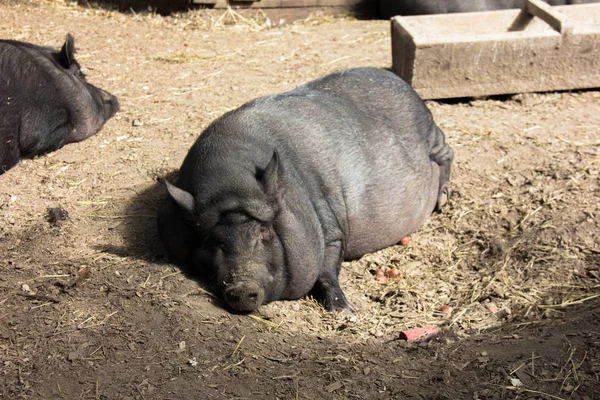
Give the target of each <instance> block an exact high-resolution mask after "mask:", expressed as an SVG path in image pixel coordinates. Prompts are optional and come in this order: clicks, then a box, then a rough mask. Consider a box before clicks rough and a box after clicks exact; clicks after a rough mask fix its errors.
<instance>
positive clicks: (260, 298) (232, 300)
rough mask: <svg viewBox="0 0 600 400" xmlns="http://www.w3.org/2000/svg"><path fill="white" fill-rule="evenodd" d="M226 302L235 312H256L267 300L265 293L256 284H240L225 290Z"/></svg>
mask: <svg viewBox="0 0 600 400" xmlns="http://www.w3.org/2000/svg"><path fill="white" fill-rule="evenodd" d="M224 295H225V301H227V304H229V305H230V306H231V307H232V308H233V309H234V310H236V311H241V312H250V311H255V310H256V309H258V307H260V306H261V304H262V303H263V302H264V300H265V291H264V289H263V288H262V287H260V285H258V283H256V282H240V283H236V284H235V285H232V286H229V287H228V288H227V289H225V294H224Z"/></svg>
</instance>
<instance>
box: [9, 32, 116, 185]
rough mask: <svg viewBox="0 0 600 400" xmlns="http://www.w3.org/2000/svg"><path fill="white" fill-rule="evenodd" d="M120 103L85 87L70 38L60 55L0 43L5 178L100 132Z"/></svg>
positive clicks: (19, 44)
mask: <svg viewBox="0 0 600 400" xmlns="http://www.w3.org/2000/svg"><path fill="white" fill-rule="evenodd" d="M118 110H119V102H118V101H117V98H116V97H114V96H113V95H111V94H110V93H108V92H106V91H104V90H101V89H98V88H97V87H95V86H93V85H91V84H89V83H87V82H86V80H85V77H84V76H83V74H82V73H81V71H80V66H79V63H78V62H77V61H76V60H75V41H74V39H73V37H72V36H71V35H69V34H68V35H67V39H66V41H65V43H64V45H63V47H62V49H61V50H60V51H56V50H54V49H52V48H48V47H43V46H37V45H33V44H30V43H24V42H18V41H13V40H0V174H2V173H4V172H6V171H7V170H8V169H10V168H12V167H13V166H14V165H15V164H17V163H18V161H19V160H20V159H21V158H26V157H33V156H35V155H39V154H42V153H45V152H48V151H53V150H56V149H58V148H60V147H62V146H64V145H65V144H67V143H72V142H78V141H81V140H83V139H86V138H88V137H90V136H92V135H94V134H95V133H96V132H98V131H99V130H100V129H101V128H102V126H103V125H104V122H106V120H108V119H109V118H110V117H112V116H113V114H114V113H115V112H117V111H118Z"/></svg>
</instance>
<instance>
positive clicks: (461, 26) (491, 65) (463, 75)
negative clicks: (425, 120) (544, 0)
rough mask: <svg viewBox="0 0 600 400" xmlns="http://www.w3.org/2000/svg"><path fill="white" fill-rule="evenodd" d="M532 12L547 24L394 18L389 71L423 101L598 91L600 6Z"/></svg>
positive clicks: (501, 18)
mask: <svg viewBox="0 0 600 400" xmlns="http://www.w3.org/2000/svg"><path fill="white" fill-rule="evenodd" d="M530 1H531V0H530ZM531 3H536V4H537V3H538V2H537V1H531ZM536 4H533V5H534V6H535V5H536ZM530 12H531V13H533V14H535V15H541V16H542V17H544V19H545V20H546V21H548V23H546V22H545V21H544V20H542V19H540V18H538V17H534V16H532V15H531V14H530V13H528V12H527V11H525V10H504V11H490V12H481V13H468V14H466V13H465V14H443V15H428V16H413V17H401V16H398V17H394V18H393V19H392V61H393V70H394V72H396V73H397V74H398V75H399V76H401V77H402V78H403V79H405V80H406V81H407V82H409V83H410V84H411V85H412V86H413V87H414V88H415V90H416V91H417V92H418V93H419V94H420V95H421V96H422V97H423V98H425V99H441V98H451V97H469V96H485V95H494V94H506V93H522V92H539V91H551V90H565V89H582V88H594V87H600V4H584V5H570V6H561V7H553V8H551V9H549V10H546V11H544V10H541V11H540V10H537V9H535V10H531V11H530ZM549 24H552V26H551V25H549ZM553 27H554V28H553ZM561 32H562V33H561Z"/></svg>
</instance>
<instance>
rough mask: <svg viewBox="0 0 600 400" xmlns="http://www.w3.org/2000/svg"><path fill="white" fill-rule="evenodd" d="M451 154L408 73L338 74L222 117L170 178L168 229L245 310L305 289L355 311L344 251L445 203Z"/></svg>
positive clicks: (171, 239)
mask: <svg viewBox="0 0 600 400" xmlns="http://www.w3.org/2000/svg"><path fill="white" fill-rule="evenodd" d="M452 159H453V153H452V150H451V149H450V147H449V146H448V145H447V144H446V143H445V141H444V134H443V133H442V132H441V131H440V129H439V128H438V127H437V126H436V125H435V123H434V121H433V118H432V115H431V113H430V112H429V110H428V109H427V107H426V106H425V104H424V103H423V101H422V100H421V99H420V98H419V96H418V95H417V93H416V92H415V91H413V89H412V88H411V87H410V86H409V85H408V84H407V83H405V82H404V81H403V80H401V79H400V78H399V77H397V76H396V75H394V74H393V73H391V72H388V71H385V70H381V69H377V68H356V69H348V70H345V71H341V72H337V73H333V74H331V75H327V76H325V77H323V78H320V79H317V80H315V81H313V82H310V83H307V84H305V85H303V86H300V87H298V88H296V89H294V90H292V91H290V92H287V93H283V94H279V95H274V96H267V97H263V98H259V99H256V100H254V101H251V102H249V103H247V104H245V105H243V106H241V107H240V108H239V109H237V110H235V111H232V112H229V113H227V114H225V115H224V116H222V117H221V118H219V119H217V120H216V121H214V122H213V123H212V124H211V125H210V126H209V127H208V128H207V129H206V130H205V131H204V133H202V135H200V137H199V138H198V140H197V141H196V143H195V144H194V145H193V147H192V148H191V150H190V152H189V153H188V155H187V157H186V158H185V160H184V162H183V165H182V167H181V170H180V172H179V178H178V181H177V184H176V185H173V184H171V183H169V182H167V189H168V193H169V197H168V198H167V200H166V201H165V203H164V204H163V205H162V206H161V208H160V210H159V212H158V229H159V233H160V238H161V241H162V243H163V244H164V246H165V247H166V249H167V250H168V252H169V253H170V254H171V256H172V258H174V260H175V261H177V262H179V263H183V264H187V265H188V266H192V267H194V268H201V269H204V270H205V271H206V273H208V274H209V275H210V276H212V277H213V279H214V282H215V284H216V288H217V290H218V291H219V293H221V294H222V295H223V298H224V299H225V301H226V302H227V303H228V304H229V306H231V308H233V309H234V310H236V311H241V312H250V311H253V310H256V309H257V308H258V307H259V306H260V305H261V304H264V303H268V302H271V301H274V300H282V299H298V298H300V297H302V296H305V295H307V294H312V295H314V296H315V297H316V298H318V299H320V301H322V302H323V304H324V306H325V307H326V309H327V310H330V311H343V310H352V308H351V306H350V305H349V304H348V302H347V300H346V298H345V296H344V293H343V292H342V290H341V288H340V285H339V282H338V273H339V270H340V266H341V263H342V260H345V259H355V258H357V257H360V256H362V255H363V254H365V253H368V252H373V251H375V250H378V249H381V248H384V247H386V246H390V245H392V244H394V243H397V242H398V241H399V240H400V239H401V238H402V237H403V236H405V235H408V234H410V233H412V232H414V231H416V230H417V229H418V228H419V227H420V226H421V225H422V224H423V223H424V222H425V221H426V220H427V219H428V218H429V216H430V215H431V213H432V211H433V210H434V209H435V208H436V207H437V208H438V209H440V208H441V207H442V206H443V205H444V203H446V201H447V199H448V196H449V184H448V178H449V175H450V165H451V163H452Z"/></svg>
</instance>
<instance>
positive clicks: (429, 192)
mask: <svg viewBox="0 0 600 400" xmlns="http://www.w3.org/2000/svg"><path fill="white" fill-rule="evenodd" d="M431 164H432V165H431V174H428V175H429V178H424V179H423V178H421V179H420V181H419V182H418V183H417V184H415V185H413V186H411V187H407V188H405V189H404V190H403V189H402V184H401V183H400V182H389V181H388V184H387V185H379V186H378V185H373V186H370V189H369V193H367V194H366V195H367V196H366V197H367V199H368V200H367V201H366V202H364V203H362V204H360V205H359V206H355V207H351V208H352V210H351V212H349V213H348V228H349V232H348V236H347V242H346V251H345V254H344V258H345V259H348V260H350V259H356V258H359V257H361V256H363V255H364V254H366V253H370V252H373V251H377V250H380V249H382V248H384V247H388V246H391V245H393V244H396V243H398V242H399V241H400V239H402V237H404V236H407V235H410V234H412V233H414V232H415V231H417V230H418V229H419V228H420V227H421V226H422V225H423V224H424V223H425V221H427V219H428V218H429V217H430V216H431V213H432V212H433V209H434V208H435V204H436V201H437V197H438V191H439V175H440V169H439V166H438V164H436V163H434V162H432V163H431Z"/></svg>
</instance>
